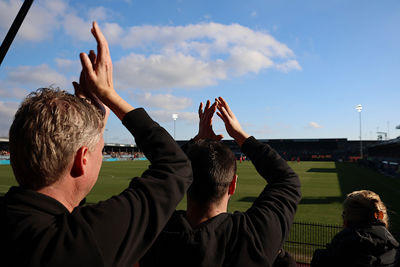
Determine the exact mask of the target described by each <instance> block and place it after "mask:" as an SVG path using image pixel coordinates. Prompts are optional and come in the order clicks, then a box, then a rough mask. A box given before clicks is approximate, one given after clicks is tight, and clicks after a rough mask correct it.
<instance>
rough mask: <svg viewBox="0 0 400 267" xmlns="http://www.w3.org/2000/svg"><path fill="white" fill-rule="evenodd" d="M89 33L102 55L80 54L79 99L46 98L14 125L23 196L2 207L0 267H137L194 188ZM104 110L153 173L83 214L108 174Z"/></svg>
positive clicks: (25, 109)
mask: <svg viewBox="0 0 400 267" xmlns="http://www.w3.org/2000/svg"><path fill="white" fill-rule="evenodd" d="M92 33H93V35H94V37H95V38H96V40H97V44H98V53H97V56H96V55H95V53H94V52H93V51H91V52H90V54H89V56H88V55H86V54H84V53H82V54H81V62H82V67H83V73H82V74H81V81H80V84H78V83H74V87H75V91H76V95H72V94H69V93H67V92H65V91H60V90H57V89H41V90H38V91H36V92H33V93H31V94H30V95H29V96H28V97H27V98H26V99H25V100H24V102H23V103H22V104H21V106H20V108H19V109H18V111H17V113H16V115H15V118H14V121H13V124H12V126H11V129H10V152H11V154H10V157H11V165H12V168H13V171H14V174H15V177H16V179H17V181H18V183H19V185H20V186H16V187H12V188H11V189H10V190H9V191H8V193H7V194H6V195H5V196H4V197H3V198H1V199H0V237H1V238H0V265H1V266H8V267H9V266H18V267H20V266H38V267H39V266H40V267H43V266H57V267H60V266H85V267H90V266H96V267H100V266H129V267H132V266H133V265H134V264H135V263H136V262H137V261H138V260H139V259H140V258H141V257H142V256H143V255H144V253H145V252H146V250H147V249H148V248H149V247H150V245H151V244H152V243H153V242H154V240H155V238H156V237H157V235H158V234H159V232H160V231H161V230H162V229H163V227H164V225H165V224H166V222H167V221H168V219H169V217H170V216H171V214H172V213H173V211H174V210H175V207H176V205H177V204H178V203H179V201H180V200H181V199H182V197H183V195H184V193H185V191H186V189H187V188H188V186H189V185H190V182H191V180H192V172H191V166H190V161H189V160H188V158H187V157H186V155H185V153H184V152H183V151H182V150H181V149H180V148H179V146H178V145H177V144H176V142H175V141H174V140H173V138H172V137H171V136H170V135H169V134H168V133H167V132H166V131H165V130H164V129H163V128H162V127H160V125H158V124H157V123H156V122H154V121H153V120H152V119H151V118H150V117H149V116H148V115H147V113H146V112H145V111H144V109H141V108H138V109H134V108H133V107H132V106H131V105H129V104H128V103H127V102H125V101H124V100H123V99H122V98H121V97H120V96H119V95H118V94H117V93H116V91H115V90H114V87H113V80H112V63H111V57H110V53H109V49H108V45H107V41H106V39H105V38H104V36H103V34H102V33H101V31H100V29H99V27H98V26H97V24H96V23H94V24H93V28H92ZM78 96H79V97H78ZM82 97H86V99H84V98H82ZM103 103H104V105H105V106H106V107H109V108H110V109H111V110H112V111H113V112H114V113H115V114H116V115H117V117H118V118H120V119H121V121H122V123H123V124H124V125H125V126H126V128H127V129H128V130H129V131H130V132H131V133H132V135H133V136H134V137H135V140H136V144H137V145H138V146H139V147H140V148H141V150H142V151H143V152H144V153H145V155H146V157H147V158H148V159H149V161H150V163H151V167H150V168H149V169H147V170H146V171H145V172H144V173H143V174H142V175H141V177H138V178H135V179H133V180H132V181H131V182H130V184H129V186H128V188H127V189H126V190H124V191H123V192H122V193H121V194H119V195H118V196H114V197H112V198H110V199H108V200H106V201H102V202H100V203H98V204H95V205H88V206H81V205H80V203H81V202H82V200H83V199H84V198H85V197H86V195H87V194H88V193H89V191H90V190H91V189H92V187H93V186H94V184H95V183H96V181H97V178H98V175H99V171H100V167H101V164H102V149H103V146H104V140H103V131H104V126H105V122H106V120H107V110H106V109H104V105H103ZM101 110H102V111H101ZM104 111H106V112H104Z"/></svg>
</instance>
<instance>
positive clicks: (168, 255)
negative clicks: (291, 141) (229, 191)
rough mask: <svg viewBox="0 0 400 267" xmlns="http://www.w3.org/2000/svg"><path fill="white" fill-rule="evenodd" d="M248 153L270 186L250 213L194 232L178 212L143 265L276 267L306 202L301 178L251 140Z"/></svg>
mask: <svg viewBox="0 0 400 267" xmlns="http://www.w3.org/2000/svg"><path fill="white" fill-rule="evenodd" d="M242 152H243V153H245V154H246V155H247V156H248V157H249V158H250V159H251V160H252V162H253V164H254V165H255V167H256V169H257V171H258V172H259V174H260V175H261V176H262V177H264V178H265V179H266V180H267V182H268V185H267V186H265V188H264V190H263V191H262V192H261V194H260V195H259V196H258V198H257V199H256V200H255V201H254V203H253V205H252V206H251V207H250V208H249V209H248V210H247V211H246V212H235V213H233V214H231V213H222V214H219V215H217V216H215V217H213V218H211V219H209V220H208V221H206V222H204V223H203V224H201V225H200V226H199V227H197V228H195V229H193V228H192V227H191V226H190V224H189V222H188V221H187V220H186V216H185V211H176V212H175V213H174V214H173V216H172V218H171V219H170V221H169V223H168V224H167V226H166V227H165V229H164V230H163V231H162V233H161V234H160V236H159V237H158V239H157V241H156V242H155V244H154V245H153V246H152V248H151V249H150V250H149V252H148V253H147V254H146V256H145V257H144V258H143V259H142V260H141V262H140V266H141V267H146V266H152V267H155V266H207V267H211V266H246V267H250V266H263V267H265V266H271V265H272V263H273V261H274V259H275V258H276V256H277V255H278V252H279V250H280V249H281V248H282V245H283V242H284V240H285V238H286V237H287V235H288V233H289V228H290V226H291V225H292V222H293V218H294V215H295V212H296V207H297V204H298V203H299V201H300V198H301V196H300V182H299V178H298V176H297V175H296V174H295V173H294V172H293V170H292V169H291V168H290V167H289V166H288V164H287V163H286V161H285V160H283V159H282V158H281V157H280V156H279V155H278V154H277V153H276V152H275V151H274V150H273V149H271V147H269V146H268V145H266V144H262V143H260V142H258V141H257V140H256V139H255V138H254V137H250V138H248V139H247V140H246V141H245V142H244V144H243V146H242Z"/></svg>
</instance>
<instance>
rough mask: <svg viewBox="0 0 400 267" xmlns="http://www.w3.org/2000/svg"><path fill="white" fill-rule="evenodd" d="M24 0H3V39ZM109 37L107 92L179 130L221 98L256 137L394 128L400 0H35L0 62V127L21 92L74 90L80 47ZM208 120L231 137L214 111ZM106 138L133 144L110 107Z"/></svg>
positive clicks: (183, 134)
mask: <svg viewBox="0 0 400 267" xmlns="http://www.w3.org/2000/svg"><path fill="white" fill-rule="evenodd" d="M21 5H22V1H19V0H0V38H1V39H3V38H4V36H5V34H6V31H7V30H8V28H9V27H10V25H11V23H12V21H13V19H14V17H15V15H16V14H17V12H18V10H19V8H20V6H21ZM92 20H96V21H98V22H99V24H100V26H101V28H102V29H103V31H104V33H105V35H106V37H107V39H108V40H109V42H110V50H111V56H112V59H113V62H114V80H115V88H116V90H117V91H118V92H119V93H120V94H121V95H122V96H123V97H125V98H126V99H127V100H128V102H130V103H131V104H132V105H133V106H134V107H145V108H146V110H147V111H148V112H149V113H150V114H151V115H152V117H153V118H154V119H155V120H156V121H158V122H159V123H160V124H161V125H163V126H164V127H165V128H166V129H167V130H168V131H169V132H170V133H171V135H173V134H174V124H173V120H172V114H173V113H177V114H178V116H179V117H178V119H177V121H176V139H189V138H191V137H193V136H194V135H195V134H196V132H197V125H198V119H197V108H198V105H199V103H200V101H203V102H204V101H206V100H207V99H214V98H215V97H218V96H222V97H224V98H225V99H227V100H228V103H229V104H230V106H231V108H232V110H233V111H234V112H235V114H236V115H237V117H238V119H239V121H240V122H241V124H242V126H243V128H244V129H245V130H246V131H247V132H248V133H249V134H251V135H254V136H255V137H256V138H265V139H276V138H279V139H281V138H282V139H284V138H348V139H350V140H357V139H358V138H359V114H358V113H357V111H356V110H355V106H356V105H357V104H362V105H363V111H362V137H363V139H369V140H375V139H376V138H377V134H376V132H377V131H383V132H388V135H389V137H390V138H394V137H397V136H399V135H400V130H396V129H395V127H396V126H397V125H399V124H400V117H399V114H400V105H399V104H398V103H399V96H400V52H399V48H400V34H399V33H400V31H399V28H400V1H397V0H391V1H361V0H360V1H358V0H356V1H345V0H343V1H342V0H336V1H319V0H315V1H307V0H305V1H293V0H292V1H277V0H275V1H267V0H265V1H261V0H258V1H256V0H247V1H235V0H231V1H225V0H217V1H215V0H214V1H204V0H202V1H200V0H198V1H197V0H196V1H194V0H193V1H189V0H174V1H172V0H171V1H169V0H164V1H162V0H158V1H155V0H146V1H144V0H143V1H135V0H112V1H111V0H96V1H67V0H35V1H34V3H33V5H32V7H31V10H30V12H29V14H28V16H27V17H26V19H25V21H24V24H23V25H22V27H21V29H20V31H19V33H18V35H17V37H16V39H15V40H14V43H13V44H12V46H11V48H10V50H9V52H8V54H7V56H6V58H5V59H4V61H3V63H2V65H1V67H0V136H7V135H8V128H9V126H10V124H11V121H12V117H13V114H14V113H15V111H16V109H17V107H18V104H19V103H20V101H21V100H22V98H23V97H24V96H25V95H26V94H27V93H28V92H30V91H32V90H35V89H36V88H39V87H47V86H49V85H53V86H59V87H61V88H65V89H67V90H69V91H72V90H71V89H72V85H71V82H72V81H73V80H76V79H77V77H78V75H79V72H80V64H79V61H78V55H79V52H81V51H85V52H87V51H88V50H89V49H93V48H95V42H94V39H93V38H92V36H91V34H90V27H91V21H92ZM214 123H215V126H214V128H215V130H216V132H218V133H223V134H224V135H225V138H227V139H230V138H229V136H228V135H227V133H226V132H225V130H224V127H223V124H222V123H221V120H220V119H219V118H217V117H216V119H215V122H214ZM106 128H107V131H106V134H105V139H106V142H117V143H132V142H133V140H132V139H131V138H130V135H129V133H128V132H127V131H126V130H125V129H124V128H123V126H121V124H120V122H119V121H118V119H117V118H116V117H115V116H112V117H111V118H110V120H109V123H108V125H107V127H106Z"/></svg>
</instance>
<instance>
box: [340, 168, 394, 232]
mask: <svg viewBox="0 0 400 267" xmlns="http://www.w3.org/2000/svg"><path fill="white" fill-rule="evenodd" d="M335 165H336V170H337V174H338V180H339V185H340V190H341V195H342V198H343V199H344V198H345V197H346V195H347V194H349V193H351V192H353V191H356V190H363V189H366V190H371V191H374V192H375V193H377V194H378V195H380V197H381V198H382V201H383V202H384V203H385V204H386V206H387V208H388V213H389V220H390V229H389V230H390V231H391V232H392V234H393V235H394V236H395V237H396V239H397V240H399V239H400V201H399V200H398V196H399V195H400V179H394V178H391V177H387V176H384V175H382V174H380V173H378V172H375V171H373V170H371V169H369V168H366V167H363V166H360V165H358V164H356V163H348V162H336V163H335Z"/></svg>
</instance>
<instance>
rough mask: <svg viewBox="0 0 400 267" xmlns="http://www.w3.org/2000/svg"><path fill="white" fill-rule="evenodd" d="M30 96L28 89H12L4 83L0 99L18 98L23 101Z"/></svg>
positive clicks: (0, 88) (0, 91)
mask: <svg viewBox="0 0 400 267" xmlns="http://www.w3.org/2000/svg"><path fill="white" fill-rule="evenodd" d="M27 95H28V91H27V90H26V89H23V88H20V87H12V86H8V85H5V83H3V84H2V85H1V87H0V97H1V98H3V99H4V98H18V99H22V98H24V97H26V96H27Z"/></svg>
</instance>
